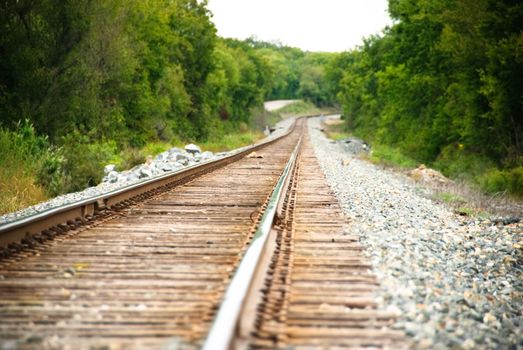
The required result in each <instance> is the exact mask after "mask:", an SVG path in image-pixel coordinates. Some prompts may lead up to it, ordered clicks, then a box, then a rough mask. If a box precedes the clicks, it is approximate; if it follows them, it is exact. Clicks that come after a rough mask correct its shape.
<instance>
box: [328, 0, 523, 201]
mask: <svg viewBox="0 0 523 350" xmlns="http://www.w3.org/2000/svg"><path fill="white" fill-rule="evenodd" d="M389 13H390V15H391V17H392V18H393V20H394V24H393V25H392V26H391V27H389V28H387V29H386V30H385V31H384V32H383V34H382V35H379V36H372V37H370V38H368V39H366V40H365V42H364V44H363V45H362V46H361V47H359V48H358V49H356V50H352V51H349V52H344V53H342V54H340V55H338V57H336V59H335V61H334V63H332V64H331V65H328V67H327V76H328V79H329V80H330V82H331V86H333V87H334V89H335V91H336V94H337V96H338V99H339V101H340V103H341V106H342V108H343V115H344V117H345V118H346V123H347V127H348V128H349V129H351V130H354V131H355V132H356V133H357V134H359V135H362V136H364V137H365V138H367V139H370V140H371V141H374V142H378V143H383V144H387V145H392V146H394V147H397V148H399V149H400V150H401V151H402V152H404V153H405V154H407V155H408V156H410V157H412V158H414V159H416V160H418V161H420V162H426V163H429V164H432V165H434V166H436V167H438V168H439V169H442V170H443V171H444V172H445V173H446V174H447V175H451V176H455V177H456V176H462V175H464V174H465V175H466V174H468V176H473V177H474V178H475V181H476V182H479V183H480V184H481V185H483V186H484V188H485V189H487V190H490V191H503V190H509V191H511V192H514V193H519V194H520V195H523V167H522V166H523V3H521V2H520V1H513V0H420V1H412V0H389Z"/></svg>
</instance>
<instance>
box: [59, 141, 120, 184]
mask: <svg viewBox="0 0 523 350" xmlns="http://www.w3.org/2000/svg"><path fill="white" fill-rule="evenodd" d="M63 151H64V154H65V155H66V157H65V163H64V170H65V173H66V179H65V181H64V182H65V186H64V188H63V190H62V192H74V191H79V190H83V189H84V188H86V187H89V186H94V185H96V184H98V183H99V182H100V181H101V180H102V177H103V168H104V166H105V165H106V164H108V163H110V162H111V161H112V160H114V159H115V158H117V157H118V150H117V146H116V143H115V142H114V141H105V142H98V143H91V141H90V140H89V138H88V137H87V136H84V135H81V134H80V133H78V132H74V133H71V134H70V135H68V136H66V137H64V138H63Z"/></svg>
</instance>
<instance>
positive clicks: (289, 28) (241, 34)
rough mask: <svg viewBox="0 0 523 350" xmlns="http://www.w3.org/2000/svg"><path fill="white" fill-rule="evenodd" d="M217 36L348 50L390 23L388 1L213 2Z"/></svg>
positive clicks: (214, 0) (331, 49)
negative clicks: (255, 38)
mask: <svg viewBox="0 0 523 350" xmlns="http://www.w3.org/2000/svg"><path fill="white" fill-rule="evenodd" d="M208 4H209V6H208V8H209V9H210V10H211V12H212V13H213V15H214V16H213V18H212V20H213V22H214V23H215V25H216V27H217V29H218V34H219V35H220V36H223V37H227V38H238V39H245V38H248V37H249V36H256V37H257V38H258V39H260V40H264V41H280V42H281V43H283V44H285V45H288V46H293V47H299V48H301V49H304V50H308V51H330V52H335V51H345V50H347V49H352V48H354V47H356V45H360V44H362V38H363V37H366V36H369V35H371V34H376V33H379V32H381V30H382V29H383V28H385V26H386V25H389V24H391V19H390V18H389V16H388V13H387V0H208Z"/></svg>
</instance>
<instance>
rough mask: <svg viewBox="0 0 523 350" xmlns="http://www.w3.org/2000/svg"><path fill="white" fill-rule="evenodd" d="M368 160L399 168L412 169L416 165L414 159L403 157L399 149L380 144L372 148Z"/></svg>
mask: <svg viewBox="0 0 523 350" xmlns="http://www.w3.org/2000/svg"><path fill="white" fill-rule="evenodd" d="M370 160H371V161H372V162H374V163H384V164H387V165H394V166H399V167H401V168H414V167H415V166H416V165H417V162H416V161H415V160H414V159H412V158H409V157H407V156H405V155H404V154H403V153H401V151H400V150H399V149H397V148H394V147H389V146H386V145H380V144H375V145H373V146H372V152H371V155H370Z"/></svg>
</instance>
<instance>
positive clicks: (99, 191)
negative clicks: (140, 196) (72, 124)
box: [0, 118, 293, 225]
mask: <svg viewBox="0 0 523 350" xmlns="http://www.w3.org/2000/svg"><path fill="white" fill-rule="evenodd" d="M292 121H293V119H292V118H288V119H284V120H282V121H280V122H279V123H277V124H276V126H275V131H274V132H272V133H271V134H270V135H268V137H267V138H265V139H263V140H261V141H260V142H265V141H266V140H269V139H272V138H275V137H278V136H280V135H281V134H283V133H285V132H286V131H287V130H288V128H289V126H290V125H291V124H292ZM248 147H250V146H245V147H242V148H238V149H236V150H233V151H230V152H221V153H216V154H213V153H212V152H208V151H206V152H202V150H201V149H200V148H199V147H198V146H197V145H194V144H189V145H186V146H185V149H180V148H176V147H174V148H171V149H169V150H167V151H165V152H163V153H160V154H158V155H157V156H156V157H154V158H153V157H148V158H147V161H146V162H145V163H144V164H140V165H138V166H135V167H134V168H132V169H129V170H125V171H122V172H118V171H116V169H115V166H114V165H113V164H108V165H106V166H105V167H104V173H105V177H104V178H103V180H102V182H101V183H100V184H98V185H97V186H94V187H89V188H86V189H85V190H83V191H79V192H73V193H67V194H64V195H61V196H57V197H54V198H52V199H50V200H48V201H46V202H42V203H38V204H36V205H33V206H30V207H27V208H24V209H22V210H19V211H16V212H12V213H8V214H5V215H1V216H0V225H5V224H7V223H10V222H13V221H17V220H20V219H23V218H26V217H29V216H32V215H35V214H37V213H41V212H44V211H47V210H50V209H53V208H57V207H60V206H62V205H66V204H70V203H75V202H78V201H81V200H85V199H88V198H92V197H96V196H100V195H103V194H105V193H108V192H111V191H114V190H117V189H120V188H123V187H126V186H129V185H133V184H135V183H138V182H142V181H147V180H149V179H152V178H154V177H157V176H161V175H165V174H167V173H169V172H174V171H178V170H181V169H183V168H186V167H189V166H193V165H196V164H198V163H203V162H207V161H212V160H215V159H219V158H223V157H225V156H228V155H232V154H234V153H237V152H241V151H243V150H244V149H246V148H248Z"/></svg>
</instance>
